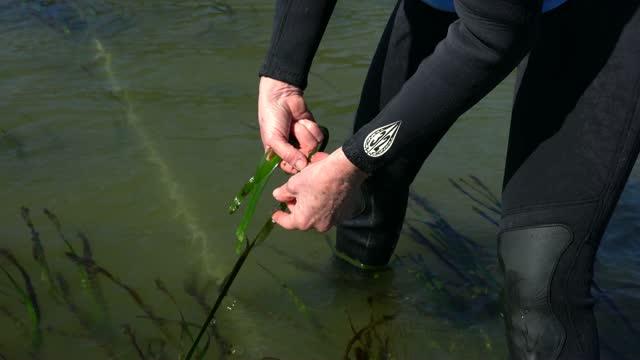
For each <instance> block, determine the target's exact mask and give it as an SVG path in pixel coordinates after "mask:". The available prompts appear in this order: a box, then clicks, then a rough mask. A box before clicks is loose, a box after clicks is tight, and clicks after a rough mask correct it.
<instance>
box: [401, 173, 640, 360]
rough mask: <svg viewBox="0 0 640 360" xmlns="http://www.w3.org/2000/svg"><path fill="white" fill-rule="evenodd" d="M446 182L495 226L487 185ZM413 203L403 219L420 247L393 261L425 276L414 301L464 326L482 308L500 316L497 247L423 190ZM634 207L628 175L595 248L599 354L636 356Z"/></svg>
mask: <svg viewBox="0 0 640 360" xmlns="http://www.w3.org/2000/svg"><path fill="white" fill-rule="evenodd" d="M450 183H451V185H452V186H453V187H454V188H455V189H457V190H458V191H459V192H460V193H462V194H464V195H465V196H466V197H467V198H468V199H469V200H470V201H471V203H472V204H473V205H472V206H471V209H472V211H473V212H474V213H476V214H477V215H479V216H480V217H481V218H482V219H484V220H485V221H487V222H488V223H490V224H492V225H494V226H496V227H497V226H498V224H499V218H500V211H501V210H500V209H501V203H500V201H499V199H498V198H497V196H495V195H494V194H493V193H492V192H491V191H490V190H489V189H488V187H487V186H486V185H484V184H483V183H482V182H481V181H480V180H479V179H478V178H476V177H474V176H469V177H468V178H460V179H457V180H453V179H450ZM410 207H411V208H413V209H414V210H415V212H416V213H417V214H419V216H418V218H408V219H407V221H406V223H405V227H404V232H405V233H406V234H407V235H409V237H410V238H411V239H413V241H414V242H415V243H417V244H419V245H421V246H423V247H424V248H425V252H424V253H422V252H420V253H415V254H409V255H403V256H399V257H396V263H395V264H394V265H395V266H398V267H399V268H401V269H402V268H404V269H406V270H407V271H409V272H410V273H413V274H414V275H415V277H416V279H417V280H419V281H420V282H423V284H424V287H423V288H424V290H425V291H426V293H427V295H426V296H425V297H424V302H423V303H421V304H418V306H419V308H420V309H421V310H422V311H424V312H425V313H428V314H429V315H434V314H435V315H438V316H442V317H445V318H447V319H449V320H454V321H455V322H458V323H459V325H461V326H465V325H469V322H472V321H477V319H478V317H479V316H480V315H483V316H484V315H490V316H496V317H497V316H500V317H502V314H501V311H502V310H501V309H502V305H501V304H500V301H499V292H500V290H501V287H502V285H501V282H502V278H501V277H502V274H500V273H499V271H498V268H497V266H496V263H495V262H496V260H495V256H496V254H495V252H494V251H489V249H487V248H483V247H482V246H480V245H479V244H477V243H476V242H474V241H473V240H472V239H470V238H468V237H466V236H465V235H463V234H461V233H460V232H459V231H458V230H456V229H455V228H454V227H453V226H452V225H451V224H450V223H449V222H448V221H447V220H446V219H445V217H444V216H443V215H442V214H441V213H440V212H439V211H438V210H437V209H436V208H435V207H434V206H433V205H432V204H431V203H430V202H429V200H428V199H427V198H425V197H424V196H421V195H419V194H416V193H414V192H411V194H410ZM639 211H640V184H639V183H637V182H633V181H632V182H630V183H629V184H628V185H627V187H626V188H625V192H624V193H623V195H622V197H621V201H620V204H619V206H618V208H617V209H616V212H615V213H614V215H613V218H612V220H611V223H610V225H609V227H608V229H607V233H606V235H605V237H604V239H603V243H602V245H601V248H600V250H599V252H598V257H597V261H596V269H598V270H597V272H596V276H595V277H596V279H595V280H594V283H593V285H592V291H591V292H592V294H593V296H594V298H595V300H596V304H597V305H596V315H597V316H598V317H599V318H601V319H602V318H604V319H606V321H600V322H599V323H600V328H601V331H600V334H601V336H600V344H601V353H602V356H603V358H604V359H631V358H633V354H634V353H635V351H634V350H633V348H632V346H633V344H634V342H633V340H632V339H637V338H638V336H640V332H639V331H638V328H639V325H640V324H639V322H640V313H638V311H637V310H636V306H635V305H634V304H635V300H632V299H637V298H638V296H640V294H639V292H640V287H638V286H637V285H636V284H637V281H638V279H640V274H639V272H640V263H639V262H638V260H637V259H639V258H640V246H639V244H638V242H637V241H636V240H637V234H638V227H639V226H640V225H639V224H640V222H639V221H638V220H639V219H638V217H637V214H638V213H640V212H639ZM427 254H429V255H431V257H429V258H427V257H426V255H427ZM621 261H624V263H625V264H628V265H631V266H628V267H627V266H624V264H622V263H621ZM442 269H444V271H443V270H442ZM616 272H617V274H616ZM605 273H606V274H605ZM611 273H614V274H615V275H612V274H611ZM629 273H630V274H629ZM599 274H603V275H601V276H599ZM629 275H631V276H629ZM605 280H606V281H605ZM600 283H605V286H600ZM602 330H605V331H602ZM630 346H631V348H630Z"/></svg>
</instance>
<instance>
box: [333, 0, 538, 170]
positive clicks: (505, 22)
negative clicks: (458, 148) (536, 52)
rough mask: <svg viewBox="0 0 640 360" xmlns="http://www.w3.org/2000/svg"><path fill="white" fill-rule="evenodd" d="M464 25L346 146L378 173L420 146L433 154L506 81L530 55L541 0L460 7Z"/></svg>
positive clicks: (455, 27) (476, 1)
mask: <svg viewBox="0 0 640 360" xmlns="http://www.w3.org/2000/svg"><path fill="white" fill-rule="evenodd" d="M455 8H456V12H457V14H458V16H459V19H458V20H456V22H454V23H453V24H452V25H451V26H450V28H449V31H448V33H447V36H446V38H445V39H444V40H443V41H441V42H440V43H439V44H438V46H437V47H436V49H435V50H434V52H433V54H432V55H431V56H429V57H427V58H426V59H425V60H423V61H422V63H421V64H420V66H419V67H418V70H417V71H416V72H415V73H414V75H413V76H412V77H411V78H409V79H408V80H407V82H406V83H405V84H404V85H403V87H402V89H401V90H400V91H399V92H398V94H397V95H396V96H395V97H394V98H393V99H391V100H390V101H389V103H388V104H387V105H386V106H385V107H384V108H383V109H382V111H381V112H380V113H379V114H378V116H377V117H376V118H374V119H373V120H371V121H370V122H369V123H368V124H366V125H365V126H363V127H362V128H360V129H359V130H358V131H357V132H356V133H355V134H354V135H353V136H352V137H351V138H349V139H348V140H347V141H346V142H345V143H344V145H343V151H344V153H345V155H346V156H347V158H348V159H349V160H350V161H351V162H353V163H354V164H355V165H356V166H357V167H358V168H360V169H361V170H363V171H365V172H367V173H373V172H375V170H376V169H377V168H379V167H381V166H383V165H384V164H385V163H388V162H390V161H393V160H395V159H397V158H398V157H399V156H411V152H412V151H413V149H414V148H416V147H417V146H418V145H419V146H420V148H424V147H425V146H426V147H429V149H433V147H435V145H436V144H437V142H438V141H439V140H440V138H441V137H442V136H443V135H444V134H445V133H446V131H447V130H448V129H449V127H450V126H451V125H452V124H453V122H454V121H455V120H456V119H457V118H458V117H459V116H460V115H462V114H463V113H464V112H465V111H467V110H468V109H469V108H471V106H473V105H474V104H475V103H476V102H478V101H479V100H480V99H482V98H483V97H484V96H485V95H486V94H487V93H488V92H489V91H491V89H493V88H494V87H495V86H496V85H497V84H498V83H499V82H500V81H502V80H503V79H504V78H505V77H506V76H507V75H508V74H509V73H510V72H511V71H512V70H513V69H514V68H515V67H516V65H517V64H518V63H519V62H520V60H521V59H522V58H523V57H524V55H525V54H526V53H527V52H528V51H529V49H530V48H531V46H532V44H533V41H534V38H535V34H536V32H537V31H536V29H537V23H538V20H539V18H540V14H541V8H542V1H541V0H456V1H455Z"/></svg>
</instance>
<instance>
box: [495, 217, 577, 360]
mask: <svg viewBox="0 0 640 360" xmlns="http://www.w3.org/2000/svg"><path fill="white" fill-rule="evenodd" d="M571 242H572V232H571V230H570V229H569V228H568V227H566V226H564V225H544V226H536V227H526V228H516V229H513V230H507V231H505V232H502V233H501V234H500V236H499V239H498V254H499V260H500V266H501V268H502V270H503V271H504V276H505V283H504V293H503V295H504V305H505V313H504V316H505V324H506V328H507V340H508V343H509V352H510V354H511V358H512V359H518V360H519V359H523V360H524V359H527V360H534V359H540V360H553V359H558V357H559V354H560V353H561V351H562V348H563V345H564V342H565V339H566V331H565V328H564V326H563V324H562V322H561V320H560V319H559V318H558V316H556V314H554V307H555V306H554V302H558V301H560V302H562V301H563V298H564V295H563V294H558V293H553V292H552V281H553V279H554V277H555V276H557V267H558V264H559V262H560V260H561V258H562V256H563V253H564V252H565V251H566V249H567V248H568V247H569V244H570V243H571Z"/></svg>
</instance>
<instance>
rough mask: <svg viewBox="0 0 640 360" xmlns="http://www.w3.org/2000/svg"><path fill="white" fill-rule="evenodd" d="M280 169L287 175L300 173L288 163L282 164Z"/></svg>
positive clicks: (282, 162)
mask: <svg viewBox="0 0 640 360" xmlns="http://www.w3.org/2000/svg"><path fill="white" fill-rule="evenodd" d="M280 169H282V171H284V172H286V173H287V174H291V175H293V174H297V173H298V170H296V168H294V167H293V166H291V164H289V163H288V162H286V161H281V162H280Z"/></svg>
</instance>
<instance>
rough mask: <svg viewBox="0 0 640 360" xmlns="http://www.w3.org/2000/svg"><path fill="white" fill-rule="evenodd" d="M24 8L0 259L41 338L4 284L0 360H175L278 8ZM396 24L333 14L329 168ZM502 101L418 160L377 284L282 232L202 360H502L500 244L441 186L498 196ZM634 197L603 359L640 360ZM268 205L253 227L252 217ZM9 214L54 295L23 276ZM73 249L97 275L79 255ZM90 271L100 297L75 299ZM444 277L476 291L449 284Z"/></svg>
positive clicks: (379, 9)
mask: <svg viewBox="0 0 640 360" xmlns="http://www.w3.org/2000/svg"><path fill="white" fill-rule="evenodd" d="M33 3H37V2H35V1H34V2H29V1H27V2H24V1H2V2H0V44H2V47H1V50H0V54H1V58H2V67H1V68H0V94H1V95H0V186H1V187H0V189H1V190H0V203H1V205H2V206H0V239H1V240H0V248H2V249H6V250H8V251H10V253H11V254H13V255H14V256H15V259H16V260H17V262H18V263H19V264H21V266H23V267H24V269H25V273H26V275H27V276H28V277H29V278H30V280H31V282H32V285H33V289H34V292H35V294H36V296H37V299H38V303H39V310H40V315H41V320H40V335H39V336H38V335H37V333H38V332H37V331H36V332H34V330H33V323H34V322H33V321H32V320H31V318H30V317H29V315H28V313H27V311H26V309H25V306H24V305H23V304H21V303H20V299H21V297H20V296H19V295H18V293H17V292H16V291H15V289H14V286H13V285H12V283H11V280H10V278H9V277H8V276H6V275H7V274H4V273H3V274H0V329H2V332H1V334H0V355H1V356H0V358H7V359H27V358H42V359H88V358H91V359H94V358H95V359H100V358H109V357H112V358H122V359H136V358H141V355H140V353H142V355H143V356H144V358H149V359H151V358H167V359H171V358H174V359H175V358H178V354H180V353H184V352H185V351H186V349H187V348H188V345H189V343H190V341H189V340H188V335H185V334H184V331H181V326H180V325H181V322H180V319H181V315H180V312H181V313H182V315H183V316H184V318H185V319H186V321H187V322H188V323H193V327H190V332H192V333H196V330H197V328H196V327H197V325H199V324H200V323H201V322H202V321H203V320H204V317H205V309H204V306H201V305H202V303H203V302H204V303H205V304H204V305H211V304H212V303H213V300H214V299H215V296H216V294H217V290H216V289H217V286H218V285H219V284H220V283H221V282H222V280H223V278H224V276H225V275H226V274H227V272H228V271H229V270H230V268H231V266H232V265H233V262H234V261H235V259H236V255H235V253H234V250H233V249H234V245H235V244H234V229H235V225H236V224H237V222H238V221H239V218H237V217H230V216H229V215H228V214H227V213H226V205H227V202H228V201H229V200H230V199H231V197H232V196H233V194H234V193H235V192H236V191H237V190H238V187H239V186H240V185H241V184H242V183H243V182H244V180H246V178H247V177H248V176H249V175H250V174H251V172H252V171H253V168H254V166H255V164H256V163H257V161H258V157H259V154H260V152H261V148H260V145H259V141H258V137H257V136H258V132H257V125H256V89H257V77H256V72H257V68H258V67H259V64H260V62H261V60H262V56H263V54H264V52H265V50H266V46H267V42H268V40H269V34H270V26H271V16H272V4H271V2H269V1H257V0H247V1H232V2H229V3H228V4H223V3H221V2H216V1H211V0H206V1H205V0H194V1H168V0H162V1H154V2H153V3H151V2H148V1H139V0H138V1H110V2H87V1H75V2H74V1H69V2H59V3H61V4H63V5H65V6H68V5H69V4H71V5H74V4H75V6H76V7H75V8H73V7H66V8H65V7H64V6H62V7H59V8H55V9H54V8H51V7H40V8H38V7H36V6H32V5H33ZM25 4H26V5H25ZM392 5H393V4H392V2H391V1H389V0H384V1H382V0H380V1H343V2H339V5H338V8H337V10H336V13H335V16H334V18H333V20H332V23H331V24H330V27H329V30H328V32H327V34H326V36H325V41H324V43H323V45H322V47H321V50H320V52H319V54H318V56H317V60H316V63H315V65H314V67H313V69H312V74H311V77H310V84H311V85H310V89H309V91H308V92H307V99H308V101H309V102H310V106H311V107H312V110H313V112H314V114H315V116H316V117H317V118H318V119H319V121H320V122H321V123H323V124H324V125H326V126H327V127H329V128H330V129H331V131H332V141H331V143H330V148H335V147H337V146H339V145H340V143H341V142H342V141H343V140H344V139H345V137H346V136H347V134H348V132H349V129H350V127H351V119H352V116H353V112H354V110H355V106H356V104H357V100H358V97H359V91H360V86H361V83H362V81H363V78H364V75H365V72H366V69H367V64H368V62H369V60H370V58H371V54H372V53H373V50H374V48H375V44H376V41H377V38H378V37H379V35H380V33H381V31H382V28H383V26H384V23H385V22H386V17H387V15H388V13H389V12H390V9H391V7H392ZM65 9H66V10H69V9H75V10H74V11H73V12H65ZM69 14H70V15H69ZM512 86H513V80H512V79H511V78H510V79H508V80H507V81H505V82H504V83H503V84H501V85H500V86H499V87H498V88H497V89H496V90H495V91H494V92H493V93H492V94H491V95H490V96H489V97H488V98H486V99H485V100H483V101H482V102H481V103H480V104H478V106H476V107H475V108H474V109H473V110H472V111H470V112H469V113H468V114H466V115H465V116H464V117H463V118H461V119H460V120H459V121H458V122H457V124H456V125H455V126H454V127H453V129H452V130H451V131H450V133H449V134H448V135H447V136H446V138H445V139H444V141H443V142H442V143H441V144H440V145H439V146H438V148H437V149H436V151H435V152H434V154H433V156H432V157H431V158H430V159H429V160H428V162H427V164H426V165H425V167H424V168H423V171H422V173H421V174H420V175H419V176H418V179H417V181H416V183H415V186H414V191H415V193H416V194H419V195H420V196H421V197H423V198H426V199H428V202H429V206H430V207H425V206H424V205H425V204H424V203H422V205H420V204H421V203H420V201H413V202H412V205H411V209H410V211H409V215H408V218H409V220H408V225H407V227H406V228H405V230H406V232H405V234H404V235H403V237H402V239H401V242H400V245H399V247H398V250H397V252H396V254H397V257H396V258H395V259H394V260H393V262H392V264H391V269H390V271H387V272H384V273H380V274H378V275H376V276H373V275H370V276H364V275H361V274H358V273H356V272H354V271H351V270H350V269H347V268H345V267H343V266H340V265H339V264H337V263H335V262H334V261H333V260H332V254H331V249H330V247H329V246H328V245H327V240H329V242H330V241H331V239H332V238H333V234H332V233H329V236H328V239H327V237H325V236H323V235H319V234H315V233H300V232H295V233H285V232H284V231H282V230H277V231H275V232H274V233H273V234H272V236H271V237H270V238H269V239H268V242H267V243H266V244H264V245H263V246H261V247H260V248H258V249H257V250H256V251H255V252H254V254H252V256H251V258H250V259H249V260H248V263H247V265H246V267H245V268H244V269H243V271H242V272H241V274H240V276H239V278H238V280H237V282H236V283H235V284H234V287H233V288H232V289H231V292H230V296H229V297H228V298H227V300H226V302H225V303H224V309H223V311H221V312H220V313H219V316H218V319H217V322H216V328H217V337H216V338H213V339H212V340H211V345H210V349H209V353H208V355H207V356H208V358H213V359H215V358H232V359H261V358H278V359H338V358H342V357H343V356H344V353H345V351H346V350H347V348H348V346H349V342H350V340H351V339H352V338H354V332H357V331H358V330H361V329H364V330H366V331H364V332H363V334H364V335H363V336H361V337H360V338H359V342H358V341H356V342H355V345H354V346H353V348H355V347H365V344H369V345H370V347H371V348H377V349H380V348H384V347H385V346H382V345H384V344H387V346H386V347H388V348H390V349H391V353H392V354H393V358H395V359H503V358H505V357H506V350H505V342H504V340H503V338H502V323H501V318H500V314H499V305H498V301H497V297H498V296H497V288H498V287H499V284H498V283H496V282H495V279H496V278H497V273H496V260H495V249H494V248H495V239H494V238H495V232H496V227H495V226H494V225H493V224H492V223H491V222H490V221H488V220H487V219H485V218H483V217H482V216H480V215H479V214H478V213H477V212H474V211H473V210H472V206H474V205H475V206H476V207H479V208H480V209H483V210H484V211H485V212H486V213H487V214H489V215H490V216H492V217H493V218H496V217H497V216H496V215H495V214H492V213H491V211H489V210H486V209H484V208H482V206H480V205H478V204H477V203H475V202H473V201H472V200H471V199H470V198H469V197H467V196H466V195H464V194H463V192H461V191H459V190H458V189H456V188H455V187H454V186H452V184H451V182H450V179H459V178H464V179H465V180H466V183H462V182H458V183H459V184H461V186H462V187H463V189H466V190H467V191H470V192H471V193H472V194H476V195H478V194H479V193H478V192H477V189H478V186H477V185H474V184H475V183H474V181H473V180H472V179H471V178H469V177H468V175H469V174H471V175H474V176H475V177H477V179H479V180H480V181H481V182H482V183H483V184H486V186H487V187H488V188H489V189H490V191H491V192H492V193H494V194H499V189H500V184H501V176H502V166H503V161H504V151H505V148H506V136H507V132H508V115H509V107H510V104H511V96H512V95H511V89H512ZM283 179H284V177H283V176H280V177H278V179H277V181H274V182H273V184H272V185H273V186H275V185H276V184H277V183H279V182H281V181H282V180H283ZM639 181H640V176H639V175H637V172H636V173H635V174H634V175H633V176H632V179H631V181H630V184H629V186H628V187H627V190H626V192H625V194H624V196H623V198H622V201H621V204H620V206H619V208H618V211H617V213H616V216H615V217H614V220H613V221H612V224H611V226H610V228H609V230H608V232H607V237H606V239H605V241H604V245H603V248H602V251H601V252H600V255H599V262H598V274H597V278H598V282H599V284H600V286H601V287H602V288H603V289H604V290H605V292H606V297H602V296H600V297H599V298H600V299H602V300H601V301H600V302H599V303H598V305H597V310H598V319H599V321H600V324H601V330H602V331H601V333H602V339H603V358H607V359H608V358H611V359H614V358H616V359H617V358H621V359H624V358H629V359H630V358H633V354H634V353H637V352H638V351H639V350H640V347H638V344H637V341H636V342H634V341H633V339H634V338H636V336H637V333H634V332H633V329H631V328H635V329H637V328H640V310H639V309H638V307H637V305H635V303H636V302H637V301H638V299H639V298H640V291H639V290H638V288H637V283H638V281H639V280H640V261H639V260H638V259H639V258H640V257H639V256H638V255H640V244H639V243H638V241H637V234H638V231H639V230H640V217H638V210H640V183H639ZM474 189H475V190H474ZM268 202H269V201H265V204H263V205H262V207H261V210H260V211H261V212H262V213H264V216H265V217H266V216H268V215H267V214H268V211H269V209H270V207H271V204H267V203H268ZM485 202H486V201H485ZM23 206H24V207H27V208H29V209H30V212H29V214H30V218H31V220H32V222H33V224H34V229H35V231H37V236H36V238H39V239H40V241H41V243H42V246H43V248H44V251H45V256H46V261H47V263H48V268H49V269H50V277H49V276H48V275H47V273H46V271H43V267H42V266H41V265H39V263H38V262H37V261H36V260H34V257H33V254H32V251H33V250H32V244H33V240H31V239H32V237H33V234H31V233H30V229H29V228H28V227H27V225H26V224H25V221H24V219H23V217H22V216H21V207H23ZM43 209H48V210H50V211H52V212H53V213H55V215H57V217H58V219H59V221H60V223H61V231H62V232H63V234H64V237H65V239H66V240H68V241H69V243H70V244H71V246H72V247H73V248H74V251H75V252H77V253H78V256H79V257H81V258H83V259H84V261H82V260H80V261H79V262H73V261H72V259H71V258H70V256H69V255H65V252H69V249H68V248H67V246H66V245H65V242H64V241H63V239H62V238H61V237H60V235H59V234H58V231H57V230H56V227H55V226H54V225H55V224H54V223H53V222H52V221H50V219H49V218H48V217H47V216H46V215H45V213H43ZM258 218H260V216H258ZM425 221H430V222H432V224H431V225H425V224H424V222H425ZM438 221H439V222H438ZM443 221H444V222H443ZM257 222H258V223H260V222H261V220H260V221H257ZM434 222H435V223H436V224H439V226H440V227H437V226H435V225H434V224H433V223H434ZM443 224H446V225H443ZM78 233H81V234H83V235H80V236H79V235H78ZM419 234H422V235H426V239H427V240H426V242H425V240H424V239H425V238H421V237H420V236H419ZM83 236H84V237H85V238H86V239H88V242H89V243H90V245H91V250H92V257H91V258H90V257H88V256H86V254H85V255H83V253H82V252H83V242H82V237H83ZM462 236H466V237H468V238H469V239H471V241H473V242H475V243H477V244H479V245H480V248H477V247H474V246H472V245H470V242H469V241H467V240H465V239H463V238H462ZM439 239H440V240H442V241H443V243H438V240H439ZM444 243H446V244H448V245H447V246H448V248H444V247H443V246H442V244H444ZM429 245H430V246H432V247H434V248H435V250H436V251H435V252H434V250H433V248H430V247H429ZM436 253H437V254H440V256H441V257H440V258H439V257H438V256H437V255H435V254H436ZM1 255H2V259H1V260H0V265H2V267H3V269H5V270H7V272H8V274H9V275H10V276H11V278H13V279H14V280H15V281H16V284H17V285H18V287H19V288H20V289H25V281H24V278H23V277H22V275H21V273H20V272H19V270H18V268H17V267H16V266H14V265H13V264H12V263H11V262H10V261H9V258H10V256H9V253H7V252H3V253H2V254H1ZM89 259H92V260H93V261H95V263H93V262H91V260H89ZM443 259H445V260H446V262H444V261H442V260H443ZM447 263H448V264H449V265H447ZM82 264H84V265H82ZM451 264H453V265H451ZM90 265H93V267H91V266H90ZM96 265H97V266H98V267H96ZM262 267H265V268H267V269H268V270H264V269H263V268H262ZM87 269H88V270H90V271H89V272H90V273H91V271H94V272H95V274H96V278H97V280H98V281H97V282H94V281H91V280H90V279H89V281H87V280H86V279H85V280H83V274H86V273H84V271H85V270H87ZM103 270H104V271H103ZM101 271H102V272H101ZM456 271H458V272H459V273H463V274H466V275H465V276H466V277H468V278H470V279H471V283H472V284H473V286H469V285H462V284H463V283H462V281H461V279H460V276H459V275H457V274H456ZM105 272H108V273H109V274H110V275H111V277H112V279H111V280H110V279H109V277H108V276H105ZM49 279H52V282H50V281H49ZM60 279H64V281H63V283H66V284H67V285H68V291H62V290H61V289H63V288H64V287H61V286H60ZM156 279H161V281H162V282H163V283H164V285H165V286H166V288H167V290H168V291H169V292H170V293H171V296H167V295H166V294H165V293H164V292H162V291H160V290H159V289H158V287H157V286H156V284H155V280H156ZM51 283H53V284H54V286H53V288H54V289H55V290H53V291H51V290H50V288H51V285H50V284H51ZM98 283H99V284H98ZM92 286H95V287H92ZM134 292H135V294H134ZM133 295H139V298H136V297H135V296H133ZM172 297H173V298H174V299H175V302H176V304H177V307H176V305H175V304H174V303H173V301H172V299H171V298H172ZM368 299H371V302H372V306H370V305H369V304H368ZM198 300H200V301H198ZM612 302H613V303H615V306H614V305H612ZM141 304H142V305H141ZM372 309H373V310H372ZM615 309H618V310H619V311H620V312H622V313H623V314H624V319H623V317H622V316H620V315H619V314H618V313H616V310H615ZM385 315H393V318H392V319H391V320H388V321H380V322H382V324H381V325H379V326H369V327H367V326H368V324H369V325H371V324H372V323H370V321H371V317H373V323H376V321H378V320H380V319H382V318H383V316H385ZM150 317H153V318H154V319H155V321H154V320H151V319H150ZM349 319H351V321H352V323H353V327H354V329H352V327H351V325H350V320H349ZM625 321H626V322H625ZM125 328H126V329H130V330H131V331H130V332H127V331H124V329H125ZM374 330H375V331H374ZM131 333H133V334H134V336H133V337H132V336H131ZM34 334H36V335H34ZM132 338H135V340H132ZM181 338H182V339H181ZM136 346H137V347H138V349H139V351H138V349H136ZM354 354H355V352H354V351H352V352H351V355H354ZM372 358H373V357H372Z"/></svg>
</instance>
